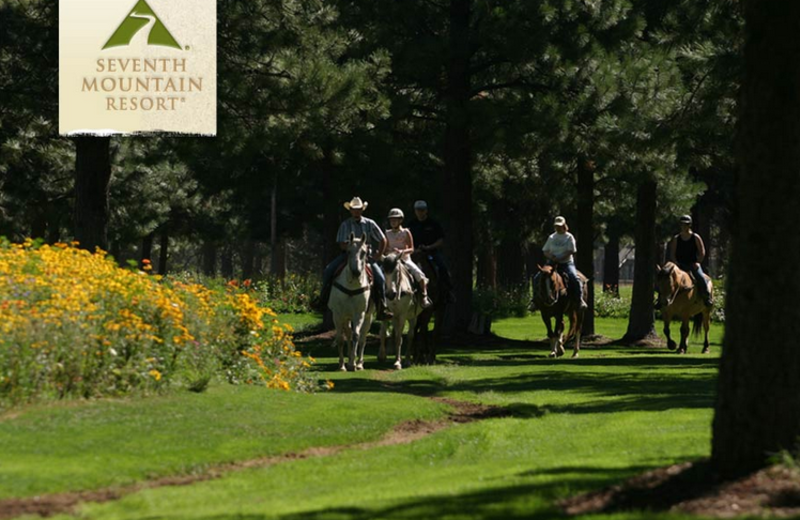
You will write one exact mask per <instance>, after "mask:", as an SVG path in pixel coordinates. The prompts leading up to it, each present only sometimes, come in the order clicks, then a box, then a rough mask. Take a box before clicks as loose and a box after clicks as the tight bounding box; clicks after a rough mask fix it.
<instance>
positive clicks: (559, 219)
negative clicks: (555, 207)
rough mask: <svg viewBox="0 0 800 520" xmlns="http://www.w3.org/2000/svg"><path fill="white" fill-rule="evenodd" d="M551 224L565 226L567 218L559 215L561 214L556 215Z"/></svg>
mask: <svg viewBox="0 0 800 520" xmlns="http://www.w3.org/2000/svg"><path fill="white" fill-rule="evenodd" d="M553 225H554V226H566V225H567V219H565V218H564V217H561V216H559V217H556V219H555V220H554V221H553Z"/></svg>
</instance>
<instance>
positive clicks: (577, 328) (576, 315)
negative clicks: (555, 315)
mask: <svg viewBox="0 0 800 520" xmlns="http://www.w3.org/2000/svg"><path fill="white" fill-rule="evenodd" d="M572 320H575V321H574V322H573V321H572ZM573 323H574V325H573ZM569 328H571V329H572V330H573V331H574V333H575V348H574V349H573V350H572V357H573V359H574V358H576V357H578V353H579V352H580V351H581V329H582V328H583V311H580V310H578V311H574V312H573V313H572V319H571V320H570V324H569Z"/></svg>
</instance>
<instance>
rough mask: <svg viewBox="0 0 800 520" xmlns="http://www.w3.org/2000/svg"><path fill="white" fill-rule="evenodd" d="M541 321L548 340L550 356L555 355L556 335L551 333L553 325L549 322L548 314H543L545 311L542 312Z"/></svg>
mask: <svg viewBox="0 0 800 520" xmlns="http://www.w3.org/2000/svg"><path fill="white" fill-rule="evenodd" d="M542 321H543V322H544V326H545V328H546V329H547V339H549V340H550V357H556V344H555V339H556V336H555V334H553V325H552V324H551V323H550V316H545V313H544V312H542Z"/></svg>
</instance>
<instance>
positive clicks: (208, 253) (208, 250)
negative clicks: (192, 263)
mask: <svg viewBox="0 0 800 520" xmlns="http://www.w3.org/2000/svg"><path fill="white" fill-rule="evenodd" d="M203 274H205V275H206V276H216V274H217V245H216V244H215V243H214V241H213V240H209V239H206V240H205V241H204V242H203Z"/></svg>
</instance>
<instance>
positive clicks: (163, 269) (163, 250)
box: [158, 228, 169, 276]
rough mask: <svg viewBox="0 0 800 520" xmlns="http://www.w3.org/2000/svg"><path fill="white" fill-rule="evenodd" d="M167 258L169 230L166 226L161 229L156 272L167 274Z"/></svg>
mask: <svg viewBox="0 0 800 520" xmlns="http://www.w3.org/2000/svg"><path fill="white" fill-rule="evenodd" d="M168 258H169V232H168V231H167V229H166V228H164V229H162V230H161V243H160V248H159V251H158V274H160V275H162V276H163V275H165V274H167V259H168Z"/></svg>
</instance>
